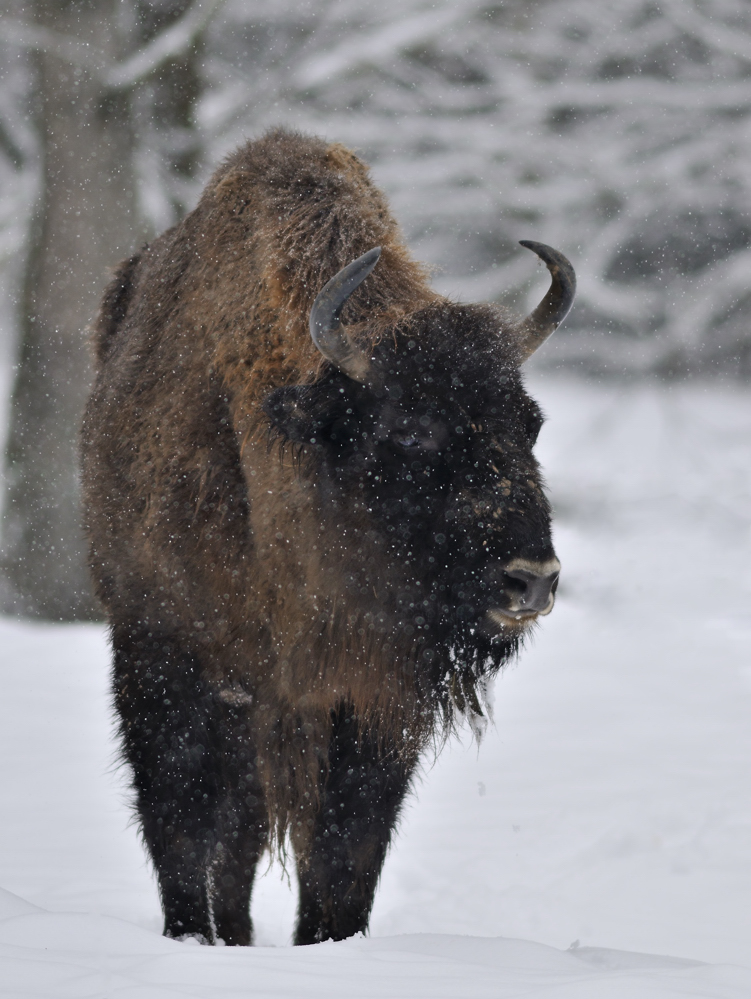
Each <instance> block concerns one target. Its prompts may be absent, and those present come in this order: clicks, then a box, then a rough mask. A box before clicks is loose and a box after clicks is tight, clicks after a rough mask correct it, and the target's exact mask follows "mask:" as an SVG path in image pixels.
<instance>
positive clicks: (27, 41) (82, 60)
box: [0, 0, 225, 90]
mask: <svg viewBox="0 0 751 999" xmlns="http://www.w3.org/2000/svg"><path fill="white" fill-rule="evenodd" d="M224 2H225V0H195V2H194V3H193V4H192V5H191V6H190V7H189V8H188V10H187V11H186V12H185V14H183V16H182V17H181V18H179V19H178V20H177V21H176V22H175V23H174V24H171V25H170V26H169V27H168V28H165V29H164V30H163V31H162V32H160V33H159V34H158V35H157V36H156V37H155V38H153V39H151V41H149V42H148V43H147V44H146V45H144V46H143V48H140V49H139V50H138V51H137V52H134V53H133V54H132V55H130V56H128V57H127V58H125V59H123V60H122V62H114V63H113V62H109V61H108V60H107V58H106V56H105V54H104V53H103V52H101V51H99V50H98V49H97V48H96V47H95V46H92V45H89V44H88V43H86V42H82V41H80V40H79V39H77V38H73V37H71V36H70V35H66V34H63V33H62V32H59V31H54V30H52V29H50V28H47V27H44V26H42V25H38V24H33V23H31V22H28V21H17V20H12V19H10V18H0V32H1V33H2V41H3V42H6V43H9V44H11V45H17V46H20V47H23V48H28V49H33V50H36V51H40V52H45V53H47V54H48V55H53V56H56V57H57V58H59V59H62V60H64V61H66V62H69V63H71V64H72V65H74V66H80V67H81V68H82V69H86V70H88V71H89V72H90V73H91V74H92V75H93V76H95V77H97V78H98V79H99V80H100V82H101V84H102V86H103V87H104V88H106V89H108V90H127V89H130V88H132V87H135V86H137V85H138V84H139V83H141V82H143V81H144V80H146V79H147V78H148V77H149V76H151V75H152V74H153V73H155V72H156V71H157V70H158V69H159V68H160V66H163V65H164V64H165V63H166V62H168V61H170V60H171V59H177V58H179V57H180V56H182V55H184V54H185V53H186V52H187V51H188V50H189V49H190V48H191V46H192V45H194V44H195V42H196V39H197V38H198V36H199V35H200V34H201V32H203V31H204V30H205V29H206V26H207V25H208V23H209V21H210V20H211V18H212V17H213V16H214V14H215V13H216V11H217V9H218V8H219V7H220V6H221V5H222V4H223V3H224Z"/></svg>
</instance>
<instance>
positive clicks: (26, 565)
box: [3, 0, 216, 620]
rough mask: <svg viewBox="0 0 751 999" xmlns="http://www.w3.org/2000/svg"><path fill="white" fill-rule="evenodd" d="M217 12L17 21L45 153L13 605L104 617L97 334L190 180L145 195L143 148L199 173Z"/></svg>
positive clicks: (19, 449) (60, 8)
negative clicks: (90, 488) (93, 419)
mask: <svg viewBox="0 0 751 999" xmlns="http://www.w3.org/2000/svg"><path fill="white" fill-rule="evenodd" d="M211 6H212V5H210V4H206V3H204V4H202V5H193V6H189V5H188V4H187V3H185V2H182V0H165V2H163V3H158V4H154V3H150V4H146V3H144V4H139V3H134V4H127V3H126V4H123V3H120V2H119V0H68V2H60V0H36V2H35V3H34V4H33V6H31V7H29V6H28V5H27V6H26V7H25V10H24V12H25V14H26V16H27V18H28V17H29V15H32V16H33V18H34V20H33V22H32V21H30V20H26V21H22V22H19V21H9V22H8V23H7V25H6V27H7V29H8V30H9V32H10V38H11V40H12V41H13V42H15V43H16V44H17V45H18V46H20V47H23V48H24V49H26V50H27V51H29V52H30V58H29V63H30V64H29V67H28V73H29V102H30V105H31V112H32V117H33V122H34V133H35V137H36V141H37V143H38V150H37V152H38V158H39V163H40V165H39V172H40V178H39V180H40V182H39V184H38V188H37V193H36V198H35V203H34V205H33V210H32V215H31V220H30V224H29V230H28V240H27V247H26V255H25V269H24V273H23V276H22V279H21V294H20V308H19V310H18V321H19V334H20V336H19V348H18V368H17V376H16V380H15V384H14V388H13V396H12V407H11V421H10V431H9V437H8V445H7V474H8V479H7V492H6V499H5V511H4V514H5V515H4V533H3V569H4V576H5V579H4V581H5V584H6V595H5V596H6V600H5V602H6V608H8V609H12V610H14V611H16V612H18V613H22V614H24V615H32V616H40V617H45V618H51V619H63V620H70V619H75V618H85V617H91V616H93V615H95V614H96V607H95V605H94V603H93V599H92V596H91V591H90V586H89V580H88V574H87V571H86V565H85V557H84V541H83V537H82V533H81V528H80V513H79V483H78V467H77V466H78V462H77V455H76V442H77V428H78V425H79V423H80V418H81V412H82V407H83V403H84V400H85V396H86V391H87V388H88V385H89V382H90V377H91V367H90V359H89V349H88V344H87V339H86V335H85V329H86V326H87V324H88V322H89V321H90V320H91V319H92V317H93V315H94V313H95V310H96V306H97V301H98V299H99V298H100V297H101V292H102V286H103V283H104V281H105V280H106V269H107V266H108V265H110V266H111V265H113V264H115V263H116V262H117V261H118V260H119V259H121V258H123V257H125V256H127V255H128V254H130V253H132V252H133V250H134V249H135V248H136V247H137V246H138V244H139V243H141V242H142V241H143V239H144V238H145V237H146V236H147V235H148V234H149V232H150V231H153V226H152V218H153V217H154V216H155V215H156V216H157V217H158V220H159V221H160V222H167V223H171V222H172V221H174V218H175V217H176V215H177V214H178V213H179V212H181V211H182V209H183V207H184V205H183V203H182V199H181V194H182V193H184V192H181V191H180V189H179V186H177V185H173V187H174V191H173V192H170V193H171V194H172V196H171V197H169V198H164V197H162V199H161V202H160V203H159V204H158V205H155V204H154V201H155V198H153V197H152V199H151V200H152V204H150V205H147V204H144V203H143V202H142V199H141V198H140V197H139V185H138V170H139V167H140V168H141V169H142V170H143V169H144V159H145V157H144V155H143V154H142V153H140V150H141V148H142V146H143V144H144V139H150V138H152V136H153V135H154V134H155V133H156V134H158V135H159V144H158V145H157V144H153V145H152V147H151V148H157V149H158V150H159V151H160V152H161V154H162V160H163V161H166V163H167V164H168V165H169V166H170V167H171V168H172V171H173V173H174V174H175V179H176V180H179V179H180V178H181V177H183V178H184V177H190V175H191V173H192V169H193V167H194V163H195V155H194V154H195V148H194V143H192V142H191V140H190V132H191V126H192V119H191V113H192V107H193V104H194V102H195V99H196V97H197V95H198V91H199V89H200V82H199V77H198V75H197V73H196V71H195V61H196V59H197V55H198V46H197V44H196V39H197V37H198V36H199V35H200V32H201V30H202V29H203V27H204V26H205V23H206V19H207V16H208V14H209V13H210V11H211ZM213 6H216V4H214V5H213ZM6 37H7V36H6ZM157 189H159V188H158V186H157V185H152V190H157ZM161 189H162V190H163V189H164V185H162V188H161Z"/></svg>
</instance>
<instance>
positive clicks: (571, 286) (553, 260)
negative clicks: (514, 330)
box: [519, 239, 576, 364]
mask: <svg viewBox="0 0 751 999" xmlns="http://www.w3.org/2000/svg"><path fill="white" fill-rule="evenodd" d="M519 243H520V245H521V246H524V247H526V248H527V249H528V250H532V252H533V253H536V254H537V256H538V257H539V258H540V259H541V260H542V261H543V262H544V263H545V264H546V265H547V268H548V270H549V271H550V275H551V277H552V278H553V280H552V283H551V285H550V289H549V291H548V293H547V295H546V296H545V298H543V300H542V301H541V302H540V304H539V305H538V306H537V308H536V309H535V311H534V312H533V313H531V314H530V315H529V316H527V318H526V319H525V320H524V326H523V331H524V332H523V336H524V341H523V342H522V345H521V350H522V358H521V361H520V362H519V363H520V364H521V363H522V361H526V360H527V358H528V357H531V355H532V354H534V352H535V351H536V350H537V348H538V347H540V346H542V344H543V343H545V341H546V340H547V338H548V337H549V336H550V334H551V333H555V331H556V330H557V329H558V327H559V326H560V325H561V323H562V322H563V320H564V319H565V318H566V316H567V315H568V313H569V309H570V308H571V306H572V305H573V304H574V296H575V295H576V274H575V273H574V268H573V267H572V266H571V264H570V263H569V261H568V260H567V259H566V258H565V257H564V256H563V254H562V253H559V252H558V250H554V249H553V248H552V246H546V245H545V244H544V243H536V242H534V240H531V239H522V240H520V241H519Z"/></svg>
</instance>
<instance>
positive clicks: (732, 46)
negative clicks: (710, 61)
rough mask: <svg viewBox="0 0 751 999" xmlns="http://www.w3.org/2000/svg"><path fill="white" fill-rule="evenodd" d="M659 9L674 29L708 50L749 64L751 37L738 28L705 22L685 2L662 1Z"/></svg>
mask: <svg viewBox="0 0 751 999" xmlns="http://www.w3.org/2000/svg"><path fill="white" fill-rule="evenodd" d="M661 7H662V11H663V13H664V14H665V16H666V17H667V18H669V20H671V21H672V22H673V24H675V25H676V27H678V28H681V29H682V30H683V31H685V32H687V34H689V35H693V36H694V38H698V39H699V40H700V41H702V42H704V44H705V45H707V46H708V47H709V48H714V49H717V50H718V51H720V52H725V53H727V54H728V55H732V56H735V57H736V58H737V59H743V60H744V61H746V62H751V37H749V35H747V34H745V33H744V32H742V31H741V30H740V29H739V28H737V27H736V28H730V27H728V26H727V25H724V24H722V22H721V21H709V20H707V18H705V17H703V16H702V15H701V14H700V13H699V11H698V10H697V9H696V8H695V7H693V6H692V4H690V3H686V0H663V2H662V4H661Z"/></svg>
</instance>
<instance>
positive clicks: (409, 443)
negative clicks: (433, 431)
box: [391, 434, 423, 451]
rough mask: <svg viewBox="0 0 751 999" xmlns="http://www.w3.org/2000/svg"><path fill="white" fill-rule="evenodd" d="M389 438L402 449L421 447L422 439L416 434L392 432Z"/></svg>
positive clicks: (408, 449) (409, 449) (410, 449)
mask: <svg viewBox="0 0 751 999" xmlns="http://www.w3.org/2000/svg"><path fill="white" fill-rule="evenodd" d="M391 440H392V441H393V442H394V444H396V446H397V447H398V448H401V449H402V451H415V450H416V449H417V448H419V447H422V443H423V442H422V439H421V438H420V437H418V436H417V434H394V436H393V437H392V438H391Z"/></svg>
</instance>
